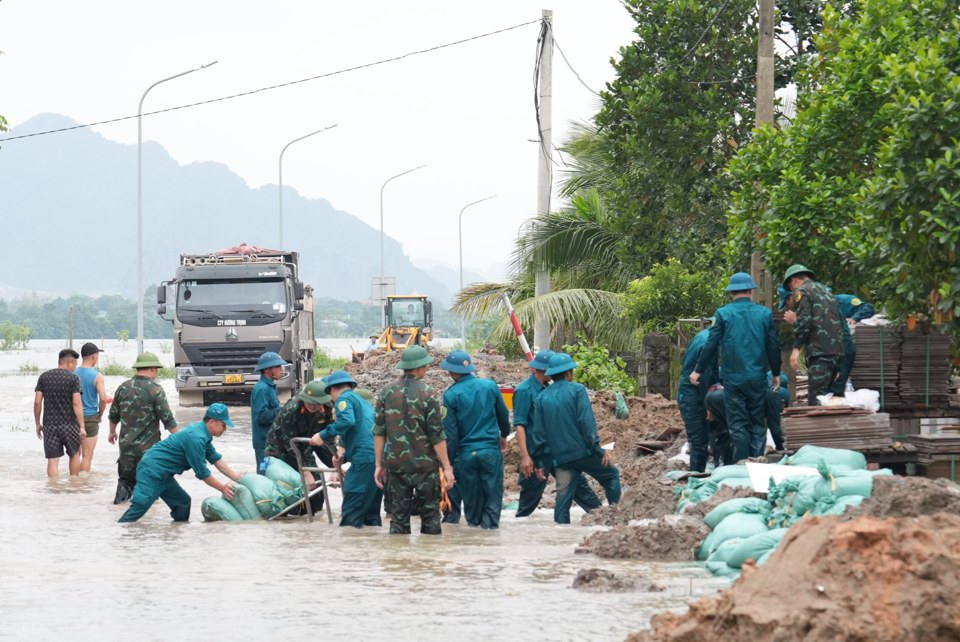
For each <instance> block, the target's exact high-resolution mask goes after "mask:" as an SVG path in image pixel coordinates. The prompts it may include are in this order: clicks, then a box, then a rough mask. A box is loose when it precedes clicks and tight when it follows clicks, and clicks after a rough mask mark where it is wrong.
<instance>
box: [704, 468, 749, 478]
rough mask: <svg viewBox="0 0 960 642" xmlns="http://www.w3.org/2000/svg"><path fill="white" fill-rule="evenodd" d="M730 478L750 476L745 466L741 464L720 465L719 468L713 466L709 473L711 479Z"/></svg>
mask: <svg viewBox="0 0 960 642" xmlns="http://www.w3.org/2000/svg"><path fill="white" fill-rule="evenodd" d="M731 478H747V479H749V478H750V473H748V472H747V467H746V466H744V465H743V464H733V465H731V466H720V467H719V468H714V470H713V472H712V473H710V479H712V480H713V481H716V482H719V481H722V480H724V479H731Z"/></svg>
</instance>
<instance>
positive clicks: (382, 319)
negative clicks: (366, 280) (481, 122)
mask: <svg viewBox="0 0 960 642" xmlns="http://www.w3.org/2000/svg"><path fill="white" fill-rule="evenodd" d="M424 167H426V165H420V166H419V167H414V168H413V169H408V170H407V171H405V172H400V173H399V174H395V175H393V176H391V177H390V178H388V179H387V180H385V181H383V185H381V186H380V301H381V303H382V302H383V300H384V298H385V297H384V296H383V190H384V189H385V188H386V187H387V183H389V182H390V181H392V180H393V179H395V178H400V177H401V176H406V175H407V174H409V173H410V172H415V171H417V170H418V169H423V168H424ZM380 320H381V323H382V324H383V325H384V326H386V324H387V319H386V315H385V313H384V312H381V313H380Z"/></svg>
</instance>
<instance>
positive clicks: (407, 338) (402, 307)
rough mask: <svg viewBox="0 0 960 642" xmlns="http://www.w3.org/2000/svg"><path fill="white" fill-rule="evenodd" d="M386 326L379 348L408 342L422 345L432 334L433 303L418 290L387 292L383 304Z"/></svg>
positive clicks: (401, 346)
mask: <svg viewBox="0 0 960 642" xmlns="http://www.w3.org/2000/svg"><path fill="white" fill-rule="evenodd" d="M383 318H384V320H385V323H386V327H385V328H384V330H383V333H382V334H381V335H380V349H381V350H384V351H386V352H390V351H392V350H403V349H404V348H407V347H409V346H413V345H418V346H424V347H426V346H427V344H429V343H430V339H431V337H432V336H433V304H432V303H431V302H430V301H429V300H428V299H427V297H426V296H425V295H422V294H391V295H389V296H387V303H386V304H385V305H384V306H383Z"/></svg>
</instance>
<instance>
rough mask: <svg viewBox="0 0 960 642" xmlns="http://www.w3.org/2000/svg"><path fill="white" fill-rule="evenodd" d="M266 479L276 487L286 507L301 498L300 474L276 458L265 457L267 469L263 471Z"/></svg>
mask: <svg viewBox="0 0 960 642" xmlns="http://www.w3.org/2000/svg"><path fill="white" fill-rule="evenodd" d="M264 475H265V476H266V478H267V479H269V480H271V481H273V482H274V483H276V485H277V490H279V491H280V494H281V495H282V496H283V501H284V502H285V503H286V505H287V506H289V505H290V504H293V503H295V502H296V501H297V500H299V499H302V498H303V484H302V482H301V480H300V473H298V472H297V471H296V470H294V469H293V468H291V467H290V466H289V465H288V464H287V462H285V461H283V460H282V459H277V458H276V457H267V469H266V470H265V471H264Z"/></svg>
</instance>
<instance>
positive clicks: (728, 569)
mask: <svg viewBox="0 0 960 642" xmlns="http://www.w3.org/2000/svg"><path fill="white" fill-rule="evenodd" d="M706 567H707V570H708V571H710V572H711V573H713V574H714V575H716V576H717V577H739V576H740V569H738V568H733V567H732V566H730V565H729V564H727V563H726V562H706Z"/></svg>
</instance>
